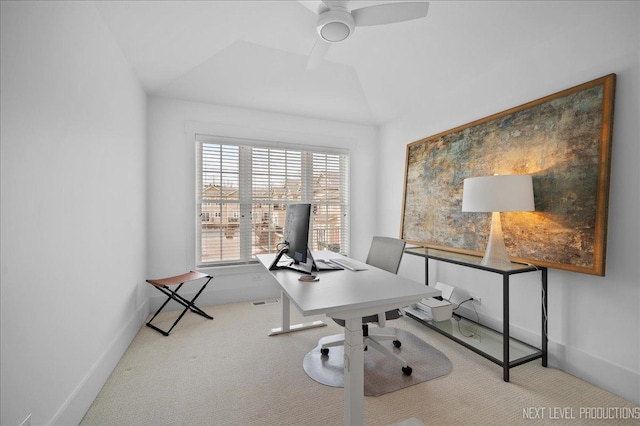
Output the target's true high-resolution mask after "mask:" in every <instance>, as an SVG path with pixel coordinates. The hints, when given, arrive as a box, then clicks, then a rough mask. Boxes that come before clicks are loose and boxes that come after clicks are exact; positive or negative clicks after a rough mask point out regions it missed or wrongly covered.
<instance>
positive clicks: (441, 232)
mask: <svg viewBox="0 0 640 426" xmlns="http://www.w3.org/2000/svg"><path fill="white" fill-rule="evenodd" d="M615 81H616V76H615V74H610V75H607V76H605V77H602V78H599V79H596V80H593V81H589V82H587V83H584V84H581V85H578V86H575V87H572V88H569V89H566V90H563V91H561V92H558V93H555V94H552V95H549V96H546V97H544V98H541V99H537V100H535V101H532V102H529V103H527V104H524V105H521V106H518V107H515V108H512V109H509V110H507V111H503V112H500V113H497V114H494V115H491V116H489V117H486V118H483V119H480V120H477V121H474V122H472V123H469V124H465V125H463V126H460V127H457V128H455V129H452V130H449V131H446V132H442V133H439V134H437V135H434V136H430V137H427V138H425V139H422V140H419V141H416V142H413V143H410V144H408V145H407V153H406V165H405V183H404V196H403V210H402V224H401V232H400V233H401V238H403V239H404V240H406V241H407V242H408V243H411V244H416V245H421V246H425V247H433V248H440V249H445V250H451V251H456V252H462V253H470V254H477V255H482V253H483V252H484V250H485V248H486V245H487V240H488V236H489V228H490V222H491V220H490V215H491V213H468V212H464V213H463V212H462V209H461V206H462V186H463V181H464V179H465V178H468V177H477V176H488V175H494V174H499V175H506V174H529V175H532V176H533V189H534V198H535V212H509V213H502V214H501V217H502V229H503V232H504V239H505V245H506V246H507V251H508V253H509V256H510V257H511V258H512V259H513V260H516V261H520V262H526V263H532V264H535V265H539V266H546V267H549V268H556V269H564V270H569V271H574V272H582V273H586V274H592V275H604V273H605V258H606V242H607V215H608V204H609V176H610V167H611V141H612V129H613V105H614V94H615Z"/></svg>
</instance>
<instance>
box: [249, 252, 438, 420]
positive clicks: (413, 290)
mask: <svg viewBox="0 0 640 426" xmlns="http://www.w3.org/2000/svg"><path fill="white" fill-rule="evenodd" d="M326 253H327V252H320V253H314V256H316V255H317V257H318V258H326V256H325V255H326ZM334 256H337V255H335V254H334ZM274 258H275V255H259V256H258V260H260V263H262V264H263V265H264V266H265V267H266V268H269V265H270V264H271V262H272V261H273V259H274ZM365 266H366V268H367V270H365V271H357V272H354V271H350V270H346V269H345V270H342V271H325V272H319V273H318V277H319V278H320V280H319V281H316V282H302V281H298V277H299V276H300V275H301V273H299V272H296V271H291V270H287V269H280V270H275V271H270V272H271V273H272V274H273V276H274V277H275V278H276V280H277V281H278V283H279V284H280V287H281V292H282V327H281V329H280V332H285V330H289V331H297V330H302V329H304V328H308V327H309V326H314V325H313V323H311V325H310V324H304V325H301V326H291V325H290V323H289V321H290V319H289V302H293V304H294V305H295V306H296V308H297V309H298V310H299V311H300V313H302V315H303V316H311V315H318V314H324V315H326V316H328V317H330V318H339V319H343V320H345V322H346V324H345V329H344V337H345V342H344V358H345V360H344V424H345V425H362V424H364V413H363V406H364V343H363V335H362V317H364V316H367V315H373V314H377V313H381V312H386V311H389V310H392V309H397V308H402V307H404V306H407V305H410V304H412V303H416V302H418V301H420V300H421V299H422V298H424V297H434V296H439V295H440V291H439V290H436V289H434V288H433V287H428V286H425V285H424V284H420V283H417V282H415V281H411V280H408V279H405V278H402V277H400V276H398V275H395V274H392V273H390V272H387V271H383V270H381V269H378V268H375V267H373V266H369V265H365ZM321 325H324V324H321ZM315 326H316V327H317V326H319V325H315Z"/></svg>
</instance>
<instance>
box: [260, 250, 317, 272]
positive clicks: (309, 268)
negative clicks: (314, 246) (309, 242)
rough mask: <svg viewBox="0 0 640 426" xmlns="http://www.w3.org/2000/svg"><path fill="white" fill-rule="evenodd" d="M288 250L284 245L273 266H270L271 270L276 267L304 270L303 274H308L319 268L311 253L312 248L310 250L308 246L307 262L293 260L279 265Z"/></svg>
mask: <svg viewBox="0 0 640 426" xmlns="http://www.w3.org/2000/svg"><path fill="white" fill-rule="evenodd" d="M288 252H289V248H288V247H283V248H282V249H280V251H279V252H278V254H277V255H276V258H275V259H274V260H273V262H272V263H271V266H269V270H270V271H273V270H276V269H291V270H293V271H297V272H302V273H303V274H308V275H311V274H312V272H313V271H317V270H318V267H317V265H316V261H315V260H314V259H313V255H312V254H311V250H309V248H307V261H306V262H299V263H296V262H294V261H293V260H292V261H291V262H290V263H289V264H287V265H278V263H280V260H281V259H282V256H284V255H286V254H287V253H288Z"/></svg>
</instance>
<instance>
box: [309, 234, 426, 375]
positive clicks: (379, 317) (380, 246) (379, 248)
mask: <svg viewBox="0 0 640 426" xmlns="http://www.w3.org/2000/svg"><path fill="white" fill-rule="evenodd" d="M404 247H405V242H404V241H403V240H399V239H397V238H389V237H373V241H372V242H371V248H370V249H369V255H368V256H367V261H366V263H367V264H368V265H371V266H375V267H376V268H380V269H384V270H385V271H388V272H391V273H393V274H397V273H398V268H399V267H400V261H401V260H402V255H403V254H404ZM401 316H402V313H401V312H400V310H399V309H394V310H391V311H387V312H381V313H379V314H375V315H369V316H366V317H363V318H362V332H363V337H364V344H365V350H366V349H367V348H368V347H369V346H371V347H372V348H374V349H376V350H377V351H379V352H381V353H382V354H384V355H386V356H389V357H391V358H394V359H395V360H396V361H398V362H399V363H400V364H401V365H402V372H403V373H404V374H405V375H406V376H410V375H411V372H412V371H413V370H412V369H411V367H409V365H407V362H406V361H405V360H404V359H402V357H400V356H399V355H398V354H396V353H394V352H393V351H391V350H389V349H388V348H386V347H385V346H383V345H382V344H381V343H380V342H382V341H387V340H392V341H393V345H394V346H395V347H396V348H400V346H402V343H401V342H400V340H398V336H396V335H395V334H381V333H369V323H377V324H378V327H380V328H384V327H385V322H386V321H387V320H394V319H397V318H400V317H401ZM333 320H334V321H335V322H336V323H338V324H340V325H341V326H342V327H344V325H345V321H344V320H341V319H337V318H333ZM342 345H344V336H343V337H342V338H341V339H336V340H333V341H329V342H326V343H324V344H323V345H322V347H321V348H320V351H321V353H322V355H324V356H327V355H329V348H330V347H334V346H342Z"/></svg>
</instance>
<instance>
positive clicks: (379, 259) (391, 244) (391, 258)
mask: <svg viewBox="0 0 640 426" xmlns="http://www.w3.org/2000/svg"><path fill="white" fill-rule="evenodd" d="M405 244H406V243H405V242H404V241H403V240H399V239H397V238H390V237H373V241H371V248H370V249H369V255H368V256H367V262H366V263H367V265H371V266H375V267H376V268H380V269H384V270H385V271H388V272H391V273H393V274H397V273H398V268H400V261H401V260H402V255H403V254H404V246H405Z"/></svg>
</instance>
